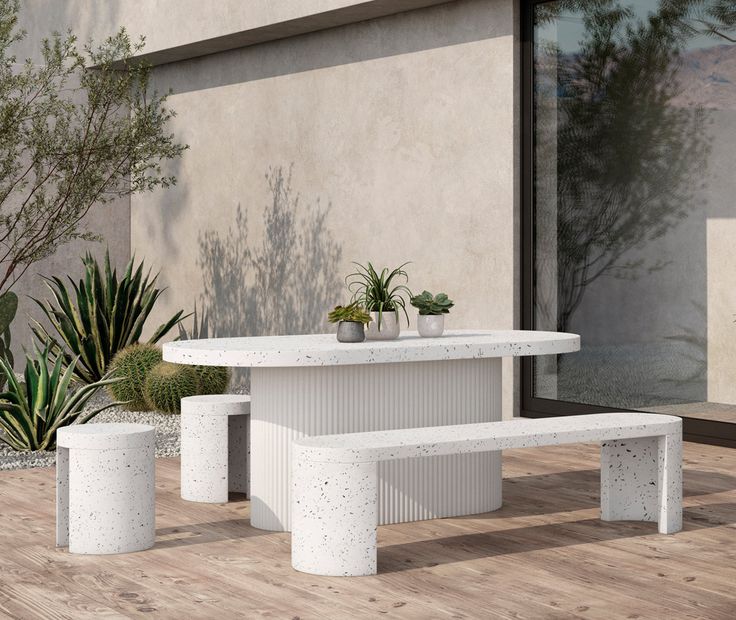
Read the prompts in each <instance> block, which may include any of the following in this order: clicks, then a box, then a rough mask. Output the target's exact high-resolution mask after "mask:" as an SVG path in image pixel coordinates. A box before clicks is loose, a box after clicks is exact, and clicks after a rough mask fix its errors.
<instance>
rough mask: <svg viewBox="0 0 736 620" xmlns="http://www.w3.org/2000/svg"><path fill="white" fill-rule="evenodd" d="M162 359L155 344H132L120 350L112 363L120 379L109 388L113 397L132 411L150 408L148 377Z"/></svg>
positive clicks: (113, 371)
mask: <svg viewBox="0 0 736 620" xmlns="http://www.w3.org/2000/svg"><path fill="white" fill-rule="evenodd" d="M161 359H162V357H161V350H160V349H159V348H158V347H157V346H155V345H153V344H147V343H146V344H143V343H141V344H132V345H129V346H127V347H125V348H124V349H123V350H122V351H119V352H118V353H117V355H116V356H115V357H114V358H113V360H112V364H111V369H112V375H113V377H115V378H116V379H118V381H117V382H115V383H112V384H110V386H108V388H107V389H108V391H109V392H110V394H111V395H112V397H113V398H114V399H115V400H119V401H122V402H125V403H126V407H127V408H128V409H130V410H131V411H146V410H148V408H149V407H148V403H147V402H146V397H145V385H146V378H147V377H148V373H150V372H151V369H152V368H153V367H154V366H156V364H158V363H159V362H161Z"/></svg>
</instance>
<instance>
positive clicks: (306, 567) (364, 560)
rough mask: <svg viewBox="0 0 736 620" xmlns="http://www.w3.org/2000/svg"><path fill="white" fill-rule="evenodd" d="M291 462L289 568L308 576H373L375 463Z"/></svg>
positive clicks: (374, 559) (376, 483)
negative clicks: (290, 566) (309, 574)
mask: <svg viewBox="0 0 736 620" xmlns="http://www.w3.org/2000/svg"><path fill="white" fill-rule="evenodd" d="M293 463H294V464H293V469H292V493H291V502H292V513H291V514H292V530H291V565H292V566H293V567H294V568H295V569H296V570H298V571H301V572H304V573H311V574H313V575H331V576H358V575H375V574H376V524H377V523H378V467H377V464H376V463H351V464H343V463H313V462H309V461H301V460H299V459H294V461H293Z"/></svg>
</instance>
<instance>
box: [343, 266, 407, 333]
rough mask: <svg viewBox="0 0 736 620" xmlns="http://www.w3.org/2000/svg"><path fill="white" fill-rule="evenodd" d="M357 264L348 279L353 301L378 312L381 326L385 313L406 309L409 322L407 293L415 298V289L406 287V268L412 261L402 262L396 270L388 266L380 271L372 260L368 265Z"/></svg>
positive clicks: (404, 311) (405, 314)
mask: <svg viewBox="0 0 736 620" xmlns="http://www.w3.org/2000/svg"><path fill="white" fill-rule="evenodd" d="M353 264H354V265H355V267H356V270H355V271H354V272H353V273H351V274H348V276H347V277H346V278H345V282H346V284H347V286H348V290H349V291H350V292H351V293H352V294H353V296H352V299H351V301H352V302H353V303H357V304H359V305H360V306H362V307H364V308H365V309H366V310H368V311H369V312H377V313H378V329H381V320H382V318H383V313H384V312H396V313H398V311H399V310H401V311H403V313H404V316H405V317H406V323H407V325H408V324H409V315H408V314H407V312H406V300H405V299H404V295H407V296H408V297H411V291H410V290H409V287H408V286H406V282H408V280H409V277H408V276H407V275H406V271H404V267H405V266H406V265H408V264H409V263H404V264H403V265H399V266H398V267H396V269H393V270H389V269H388V267H384V268H383V269H382V270H381V272H380V273H378V272H377V271H376V270H375V269H374V268H373V265H372V264H371V263H370V262H369V263H368V264H367V265H361V264H360V263H353ZM402 280H403V282H401V281H402Z"/></svg>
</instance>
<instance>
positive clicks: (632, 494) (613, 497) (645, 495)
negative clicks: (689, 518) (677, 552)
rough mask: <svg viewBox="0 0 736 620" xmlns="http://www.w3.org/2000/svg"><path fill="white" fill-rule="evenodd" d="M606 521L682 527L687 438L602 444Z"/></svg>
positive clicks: (664, 528)
mask: <svg viewBox="0 0 736 620" xmlns="http://www.w3.org/2000/svg"><path fill="white" fill-rule="evenodd" d="M601 519H602V520H603V521H657V522H658V523H659V531H660V532H661V533H663V534H672V533H674V532H678V531H680V529H682V435H681V434H677V435H675V434H673V435H666V436H661V437H643V438H639V439H622V440H617V441H606V442H603V443H602V445H601Z"/></svg>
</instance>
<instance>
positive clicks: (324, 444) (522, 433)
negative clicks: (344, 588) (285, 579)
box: [291, 412, 682, 575]
mask: <svg viewBox="0 0 736 620" xmlns="http://www.w3.org/2000/svg"><path fill="white" fill-rule="evenodd" d="M583 442H585V443H587V442H600V443H601V519H602V520H604V521H617V520H637V521H657V522H658V523H659V531H660V532H661V533H665V534H671V533H674V532H677V531H679V530H680V529H681V527H682V420H681V419H680V418H678V417H675V416H668V415H659V414H648V413H628V412H626V413H605V414H594V415H583V416H564V417H556V418H543V419H527V418H516V419H513V420H505V421H502V422H485V423H480V424H459V425H454V426H436V427H424V428H409V429H396V430H388V431H375V432H367V433H347V434H342V435H324V436H317V437H303V438H300V439H297V440H294V441H293V443H292V468H293V469H292V494H291V496H292V514H293V519H294V521H293V525H292V565H293V566H294V568H295V569H297V570H300V571H303V572H308V573H313V574H319V575H370V574H375V573H376V566H377V562H376V525H377V522H378V517H377V514H378V512H377V503H378V495H377V464H378V463H379V462H382V461H388V460H394V459H406V458H420V457H431V456H440V455H449V454H468V453H473V452H486V451H494V450H506V449H511V448H531V447H539V446H553V445H560V444H569V443H583Z"/></svg>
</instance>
